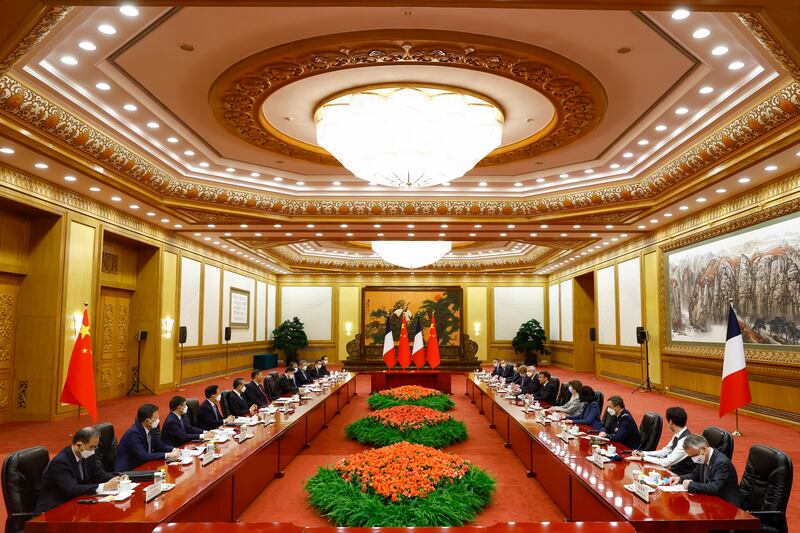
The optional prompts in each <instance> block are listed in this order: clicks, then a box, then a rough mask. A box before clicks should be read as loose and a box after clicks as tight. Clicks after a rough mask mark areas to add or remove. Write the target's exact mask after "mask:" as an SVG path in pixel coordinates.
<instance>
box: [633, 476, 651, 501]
mask: <svg viewBox="0 0 800 533" xmlns="http://www.w3.org/2000/svg"><path fill="white" fill-rule="evenodd" d="M651 492H653V489H651V488H650V487H649V486H648V485H647V483H645V482H644V480H643V479H636V480H634V481H633V493H634V494H635V495H636V496H638V497H639V498H641V499H642V500H644V501H646V502H647V503H650V493H651Z"/></svg>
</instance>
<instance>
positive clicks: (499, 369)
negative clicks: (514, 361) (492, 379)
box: [492, 359, 506, 377]
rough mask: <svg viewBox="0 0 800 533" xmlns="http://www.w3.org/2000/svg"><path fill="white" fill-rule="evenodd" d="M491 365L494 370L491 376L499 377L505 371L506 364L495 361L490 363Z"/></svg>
mask: <svg viewBox="0 0 800 533" xmlns="http://www.w3.org/2000/svg"><path fill="white" fill-rule="evenodd" d="M492 365H494V369H492V376H497V377H501V376H502V375H503V372H504V371H505V367H506V362H505V361H502V360H497V359H495V360H493V361H492Z"/></svg>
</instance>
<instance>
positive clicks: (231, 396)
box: [228, 378, 258, 416]
mask: <svg viewBox="0 0 800 533" xmlns="http://www.w3.org/2000/svg"><path fill="white" fill-rule="evenodd" d="M245 389H246V386H245V384H244V379H242V378H236V379H234V380H233V391H231V392H230V393H228V410H229V411H230V414H231V415H233V416H252V415H254V414H256V413H257V412H258V406H257V405H256V404H248V403H247V399H246V398H245V396H244V393H245Z"/></svg>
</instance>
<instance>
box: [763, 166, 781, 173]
mask: <svg viewBox="0 0 800 533" xmlns="http://www.w3.org/2000/svg"><path fill="white" fill-rule="evenodd" d="M764 170H766V171H767V172H772V171H774V170H778V166H777V165H767V166H765V167H764Z"/></svg>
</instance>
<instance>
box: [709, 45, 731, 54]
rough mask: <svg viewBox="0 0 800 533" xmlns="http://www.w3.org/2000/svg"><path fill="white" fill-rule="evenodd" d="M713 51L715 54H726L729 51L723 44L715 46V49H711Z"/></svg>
mask: <svg viewBox="0 0 800 533" xmlns="http://www.w3.org/2000/svg"><path fill="white" fill-rule="evenodd" d="M711 53H712V54H713V55H715V56H724V55H725V54H727V53H728V47H727V46H721V45H720V46H715V47H714V49H713V50H711Z"/></svg>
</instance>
